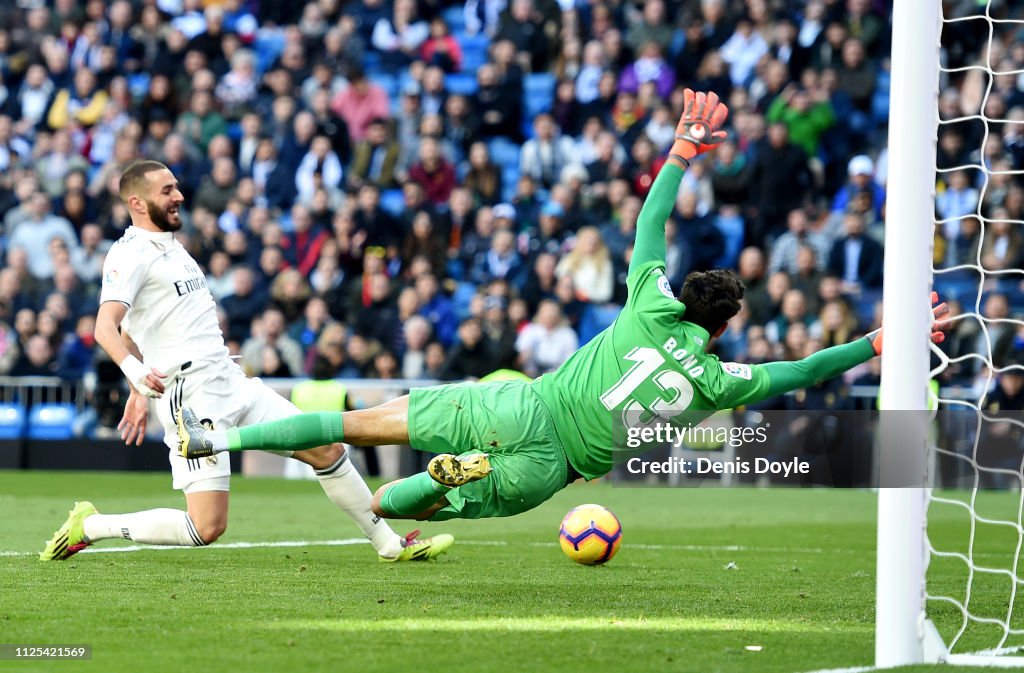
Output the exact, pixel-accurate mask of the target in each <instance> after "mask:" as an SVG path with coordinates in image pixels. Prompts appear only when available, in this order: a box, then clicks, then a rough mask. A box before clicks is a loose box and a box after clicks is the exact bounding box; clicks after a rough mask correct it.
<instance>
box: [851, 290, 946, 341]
mask: <svg viewBox="0 0 1024 673" xmlns="http://www.w3.org/2000/svg"><path fill="white" fill-rule="evenodd" d="M938 301H939V293H938V292H932V316H933V317H934V320H933V321H932V325H931V339H932V343H933V344H940V343H942V342H943V341H945V340H946V335H945V334H944V333H943V332H942V329H941V327H940V326H937V325H936V321H937V320H939V319H940V318H944V317H945V316H947V315H949V306H947V305H946V302H942V303H941V304H939V305H938V306H936V305H935V304H936V302H938ZM882 329H883V328H881V327H879V328H878V329H876V330H875V331H874V332H871V333H870V334H868V335H867V338H868V340H869V341H870V342H871V346H872V347H873V348H874V349H875V355H881V354H882Z"/></svg>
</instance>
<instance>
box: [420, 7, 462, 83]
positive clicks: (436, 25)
mask: <svg viewBox="0 0 1024 673" xmlns="http://www.w3.org/2000/svg"><path fill="white" fill-rule="evenodd" d="M420 58H421V59H423V62H424V63H426V64H427V65H436V66H439V67H440V68H441V69H442V70H444V71H445V72H460V71H461V70H462V47H460V46H459V43H458V41H457V40H456V39H455V38H454V37H452V36H451V34H450V33H449V32H448V24H447V23H445V20H444V19H443V18H442V17H440V16H435V17H434V20H433V21H431V22H430V37H429V38H428V39H427V41H426V42H424V43H423V46H421V47H420Z"/></svg>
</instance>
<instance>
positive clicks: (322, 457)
mask: <svg viewBox="0 0 1024 673" xmlns="http://www.w3.org/2000/svg"><path fill="white" fill-rule="evenodd" d="M344 453H345V447H344V446H342V445H341V444H328V445H327V446H318V447H316V448H315V449H307V450H305V451H296V452H295V455H294V456H293V457H294V458H295V459H296V460H300V461H302V462H303V463H306V464H307V465H309V466H310V467H312V468H313V469H314V470H323V469H326V468H328V467H331V466H332V465H334V464H335V463H337V462H338V459H339V458H341V456H342V455H344Z"/></svg>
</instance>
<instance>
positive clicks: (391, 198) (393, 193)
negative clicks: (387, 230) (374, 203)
mask: <svg viewBox="0 0 1024 673" xmlns="http://www.w3.org/2000/svg"><path fill="white" fill-rule="evenodd" d="M380 207H381V209H382V210H384V211H386V212H389V213H391V214H392V215H400V214H401V213H402V211H403V210H405V195H404V194H402V190H401V189H385V190H384V191H382V192H381V193H380Z"/></svg>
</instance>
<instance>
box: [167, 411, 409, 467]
mask: <svg viewBox="0 0 1024 673" xmlns="http://www.w3.org/2000/svg"><path fill="white" fill-rule="evenodd" d="M177 423H178V440H179V453H180V455H181V456H183V457H185V458H189V459H193V458H202V457H205V456H210V455H213V454H215V453H220V452H222V451H245V450H249V449H262V450H264V451H302V450H305V449H313V448H317V447H321V446H326V445H330V444H335V443H339V442H345V443H347V444H352V445H353V446H377V445H380V444H408V443H409V397H408V395H406V396H403V397H399V398H397V399H394V400H391V401H390V402H386V403H384V404H381V405H379V406H376V407H373V408H372V409H362V410H358V411H347V412H345V413H341V412H318V413H307V414H296V415H294V416H289V417H287V418H281V419H278V420H275V421H269V422H266V423H257V424H255V425H249V426H245V427H241V428H229V429H227V430H209V429H207V428H206V427H204V426H203V424H202V423H200V422H199V420H198V418H197V416H196V415H195V414H194V413H193V412H192V411H191V410H190V409H188V408H184V409H182V410H181V413H180V414H179V416H178V419H177Z"/></svg>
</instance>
